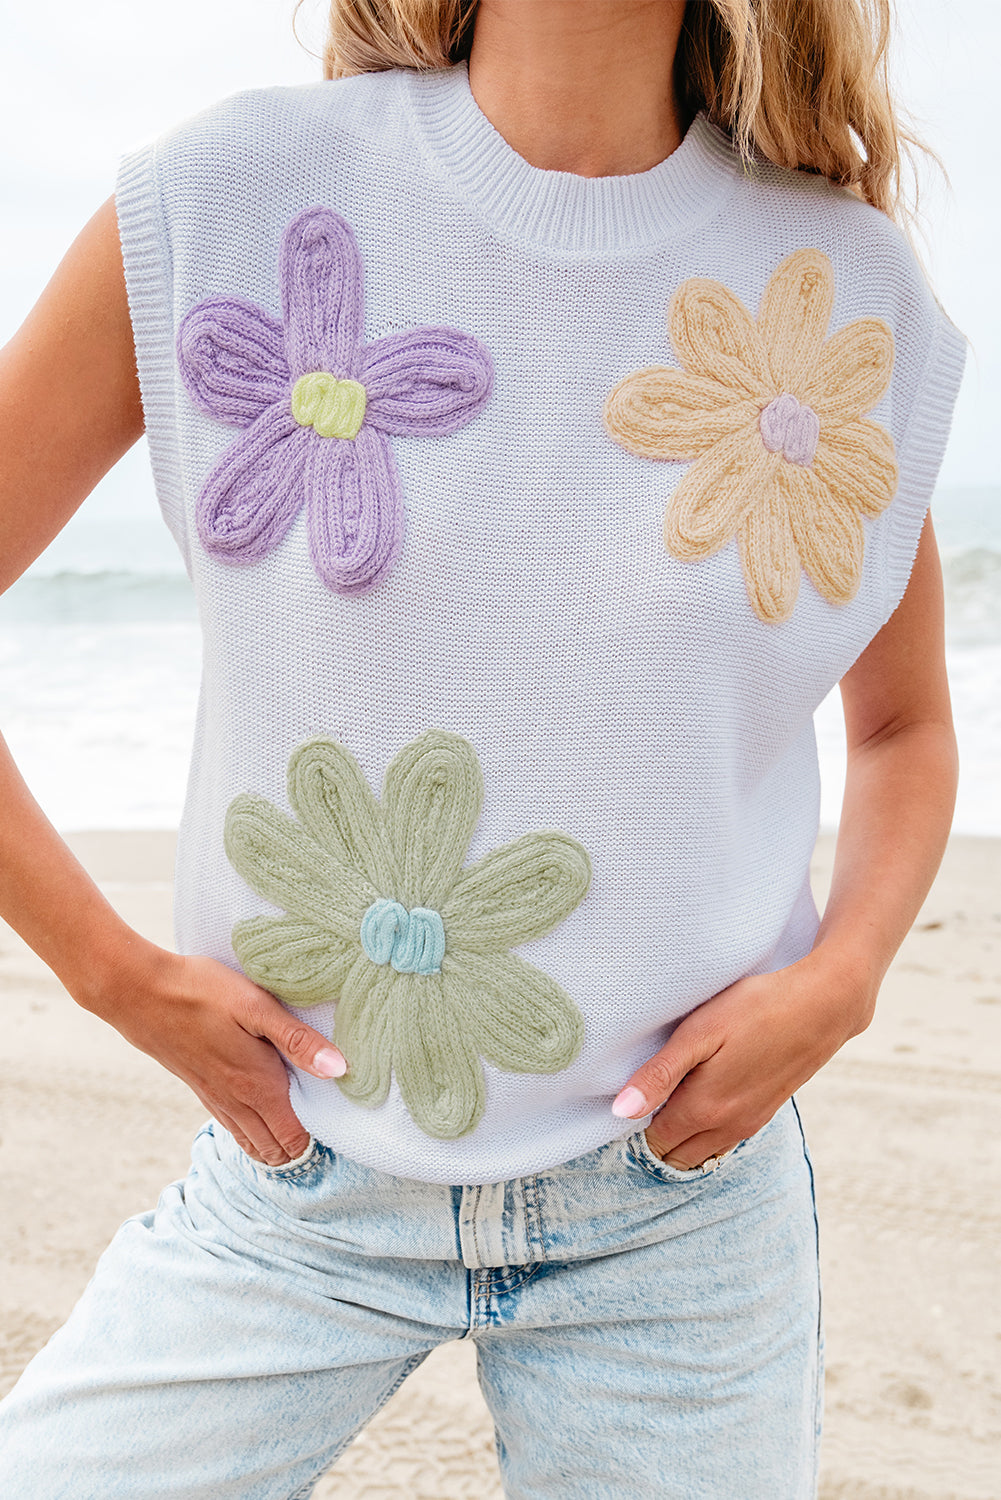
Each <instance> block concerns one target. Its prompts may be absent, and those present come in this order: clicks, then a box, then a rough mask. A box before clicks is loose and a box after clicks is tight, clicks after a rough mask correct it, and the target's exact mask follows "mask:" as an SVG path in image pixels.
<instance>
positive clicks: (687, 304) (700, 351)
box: [669, 276, 775, 401]
mask: <svg viewBox="0 0 1001 1500" xmlns="http://www.w3.org/2000/svg"><path fill="white" fill-rule="evenodd" d="M669 321H670V330H671V343H672V345H673V346H674V352H675V354H676V355H677V357H678V359H679V360H680V361H681V363H682V364H683V365H684V367H685V369H686V370H687V371H688V373H689V374H690V375H700V376H702V377H703V378H705V379H706V380H713V381H716V382H717V383H718V384H719V385H723V386H726V387H727V389H728V390H730V391H731V392H732V393H733V394H732V397H731V399H732V400H741V399H743V398H744V397H752V398H753V399H755V400H758V401H767V400H768V399H769V398H770V397H771V396H773V395H774V394H775V391H774V389H773V387H772V382H771V373H770V371H769V368H768V359H767V356H766V354H765V350H764V347H763V346H762V343H761V338H760V336H759V334H758V330H757V329H756V328H755V326H754V323H753V322H752V321H751V316H750V314H749V313H748V311H747V309H746V308H745V307H744V304H743V303H742V302H741V301H740V299H739V297H735V296H734V294H733V292H731V291H730V289H729V287H725V286H724V285H723V283H722V282H721V281H710V280H708V278H706V277H704V276H693V277H691V278H690V279H689V280H688V281H683V282H682V283H681V285H680V286H679V287H678V289H677V291H676V292H675V294H674V296H673V297H672V298H671V309H670V315H669Z"/></svg>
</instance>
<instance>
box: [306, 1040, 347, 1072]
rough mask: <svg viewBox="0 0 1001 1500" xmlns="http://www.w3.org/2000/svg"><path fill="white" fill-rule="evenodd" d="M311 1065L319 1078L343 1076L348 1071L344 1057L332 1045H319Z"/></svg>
mask: <svg viewBox="0 0 1001 1500" xmlns="http://www.w3.org/2000/svg"><path fill="white" fill-rule="evenodd" d="M313 1067H314V1068H315V1069H316V1071H317V1073H319V1075H320V1077H321V1078H343V1077H344V1075H345V1073H346V1072H347V1071H348V1065H347V1063H346V1062H345V1061H344V1058H343V1057H342V1056H341V1054H340V1053H339V1052H337V1051H336V1050H335V1049H334V1048H333V1047H321V1048H320V1050H319V1052H318V1053H317V1054H316V1056H315V1057H314V1058H313Z"/></svg>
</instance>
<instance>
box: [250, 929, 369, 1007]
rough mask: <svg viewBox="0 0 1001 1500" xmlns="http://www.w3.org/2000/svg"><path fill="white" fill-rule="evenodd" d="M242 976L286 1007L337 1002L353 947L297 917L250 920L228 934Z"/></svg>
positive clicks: (354, 949)
mask: <svg viewBox="0 0 1001 1500" xmlns="http://www.w3.org/2000/svg"><path fill="white" fill-rule="evenodd" d="M233 951H234V953H235V954H236V956H237V958H238V959H239V960H240V964H241V967H242V968H243V972H244V973H245V974H246V975H247V977H248V978H249V979H252V980H253V981H254V983H255V984H259V985H261V986H262V988H263V989H266V990H270V991H271V993H272V995H277V997H278V999H279V1000H284V1001H286V1002H287V1003H288V1004H289V1005H322V1004H323V1002H324V1001H326V1000H336V999H337V996H338V994H339V993H340V989H341V985H342V984H343V983H344V980H345V978H346V976H347V973H348V970H349V969H350V967H351V965H352V963H353V962H354V960H355V959H356V957H357V956H358V944H357V943H349V942H346V941H345V940H344V939H343V938H338V937H335V936H334V934H333V933H332V932H331V931H330V930H329V929H327V928H323V927H318V926H317V925H316V924H315V923H314V922H303V921H301V920H300V919H299V918H297V917H252V918H251V919H250V920H249V921H245V922H237V924H236V926H235V927H234V928H233Z"/></svg>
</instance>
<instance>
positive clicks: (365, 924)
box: [361, 896, 445, 974]
mask: <svg viewBox="0 0 1001 1500" xmlns="http://www.w3.org/2000/svg"><path fill="white" fill-rule="evenodd" d="M361 945H362V947H363V948H364V950H365V952H366V953H367V954H368V956H369V958H370V959H371V960H372V962H373V963H374V964H392V966H393V968H394V969H395V970H396V971H397V973H398V974H440V973H441V960H442V957H443V956H444V953H445V925H444V923H443V922H442V920H441V916H440V914H439V913H438V912H436V911H434V910H433V908H432V907H430V906H415V907H413V908H412V909H411V910H410V911H408V910H407V908H406V907H405V906H401V905H400V903H399V901H390V900H389V898H388V897H386V896H381V897H380V898H379V900H378V901H373V902H372V905H371V906H370V907H369V909H368V911H367V912H366V913H365V915H364V916H363V917H362V919H361Z"/></svg>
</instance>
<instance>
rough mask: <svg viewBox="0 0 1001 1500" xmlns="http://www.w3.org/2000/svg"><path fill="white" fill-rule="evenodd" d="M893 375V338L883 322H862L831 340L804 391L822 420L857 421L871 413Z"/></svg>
mask: <svg viewBox="0 0 1001 1500" xmlns="http://www.w3.org/2000/svg"><path fill="white" fill-rule="evenodd" d="M892 373H893V334H892V332H891V331H890V328H889V326H888V325H887V324H886V323H884V322H883V319H882V318H859V320H858V321H857V322H856V323H849V324H848V327H847V328H841V329H839V330H838V332H837V333H836V334H834V335H833V336H832V337H831V338H829V339H828V341H827V343H826V344H825V345H824V347H823V349H822V350H821V352H820V357H819V359H818V360H817V364H816V367H815V369H814V370H813V372H812V373H811V374H810V376H809V378H808V379H807V382H806V385H805V386H804V388H803V400H804V401H805V402H807V404H808V405H810V406H812V407H813V409H814V411H815V412H816V413H817V415H818V416H819V417H820V418H821V420H822V421H823V420H825V419H827V421H828V422H831V421H833V420H839V421H842V422H850V421H854V420H855V419H856V418H858V417H860V416H861V415H862V413H863V412H864V411H871V410H872V408H873V407H874V406H875V405H876V402H877V401H878V400H879V398H880V397H881V396H882V394H883V392H884V391H885V390H886V388H887V386H888V385H889V383H890V376H891V375H892Z"/></svg>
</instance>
